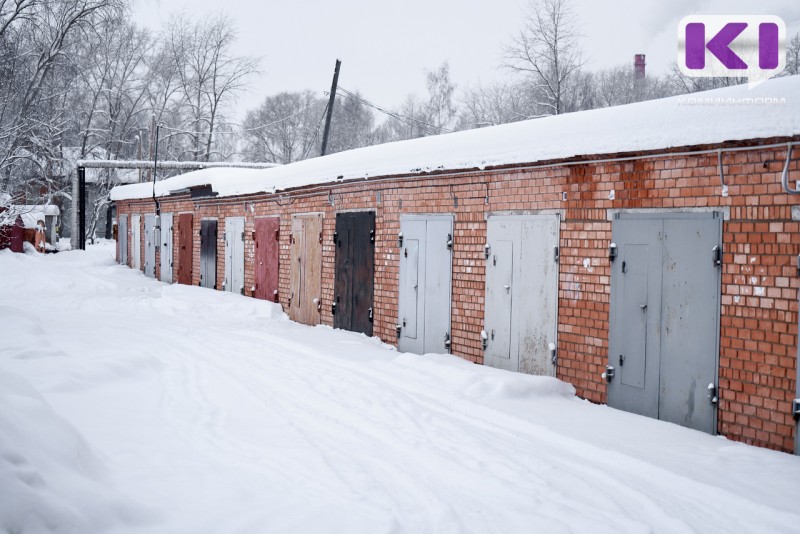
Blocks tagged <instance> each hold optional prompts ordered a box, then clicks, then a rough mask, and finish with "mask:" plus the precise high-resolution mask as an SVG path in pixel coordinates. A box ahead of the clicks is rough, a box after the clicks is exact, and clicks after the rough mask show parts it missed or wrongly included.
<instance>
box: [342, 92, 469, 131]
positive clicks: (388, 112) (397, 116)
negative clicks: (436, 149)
mask: <svg viewBox="0 0 800 534" xmlns="http://www.w3.org/2000/svg"><path fill="white" fill-rule="evenodd" d="M339 90H340V91H341V92H342V93H344V95H345V96H346V97H349V98H353V99H355V100H358V101H359V102H361V103H363V104H364V105H366V106H369V107H371V108H373V109H375V110H377V111H380V112H381V113H384V114H386V115H388V116H390V117H393V118H395V119H397V120H399V121H401V122H404V123H406V124H408V125H409V126H413V124H411V123H412V122H413V123H416V125H418V126H423V127H425V128H426V129H427V130H428V133H434V134H437V133H442V132H445V133H453V130H450V129H448V128H445V127H444V126H435V125H433V124H428V123H427V122H424V121H421V120H419V119H415V118H413V117H406V116H404V115H400V114H399V113H397V112H395V111H391V110H388V109H386V108H384V107H381V106H379V105H377V104H373V103H372V102H370V101H369V100H366V99H364V98H361V97H360V96H358V95H356V94H354V93H352V92H351V91H348V90H347V89H345V88H344V87H341V86H340V87H339Z"/></svg>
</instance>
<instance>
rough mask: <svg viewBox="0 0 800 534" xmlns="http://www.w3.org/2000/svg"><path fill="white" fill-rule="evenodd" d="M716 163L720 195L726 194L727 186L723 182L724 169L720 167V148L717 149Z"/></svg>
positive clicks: (725, 195)
mask: <svg viewBox="0 0 800 534" xmlns="http://www.w3.org/2000/svg"><path fill="white" fill-rule="evenodd" d="M717 165H718V166H719V183H720V185H721V186H722V196H723V197H727V196H728V186H727V185H726V184H725V171H724V169H723V168H722V150H717Z"/></svg>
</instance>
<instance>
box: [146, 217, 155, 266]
mask: <svg viewBox="0 0 800 534" xmlns="http://www.w3.org/2000/svg"><path fill="white" fill-rule="evenodd" d="M156 239H157V236H156V214H155V213H146V214H145V216H144V275H145V276H149V277H150V278H155V277H156Z"/></svg>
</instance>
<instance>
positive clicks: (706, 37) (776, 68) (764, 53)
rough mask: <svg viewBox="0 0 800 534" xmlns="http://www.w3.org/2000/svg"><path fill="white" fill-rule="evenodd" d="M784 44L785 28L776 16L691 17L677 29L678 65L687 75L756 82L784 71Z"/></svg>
mask: <svg viewBox="0 0 800 534" xmlns="http://www.w3.org/2000/svg"><path fill="white" fill-rule="evenodd" d="M785 41H786V25H785V24H784V22H783V20H781V19H780V18H778V17H775V16H770V15H767V16H763V15H756V16H753V15H741V16H733V15H698V16H690V17H686V18H684V19H683V20H682V21H681V22H680V24H679V26H678V65H679V66H680V69H681V72H683V73H684V74H685V75H687V76H692V77H708V76H729V77H731V76H737V77H739V76H740V77H746V78H748V79H749V81H750V83H757V82H761V81H764V80H766V79H768V78H771V77H773V76H775V75H776V74H779V73H780V72H781V71H782V70H783V69H784V67H785V64H786V46H785Z"/></svg>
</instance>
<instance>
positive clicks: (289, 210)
mask: <svg viewBox="0 0 800 534" xmlns="http://www.w3.org/2000/svg"><path fill="white" fill-rule="evenodd" d="M785 154H786V152H785V149H784V148H769V149H758V150H752V151H743V152H729V153H725V154H724V166H725V167H724V168H725V174H726V181H727V184H728V186H729V191H728V196H722V195H721V187H720V177H719V171H718V166H717V155H716V154H715V153H712V154H699V155H688V156H687V155H674V156H664V155H654V156H652V157H649V158H647V159H642V160H637V161H630V162H618V163H595V164H592V163H588V164H581V165H572V166H560V167H559V166H556V167H548V168H540V169H533V170H530V169H529V170H525V169H505V170H492V171H485V172H477V173H476V172H472V173H462V174H460V175H459V174H451V175H444V176H430V175H429V176H424V177H423V176H420V177H414V178H413V179H406V178H397V179H391V180H382V181H369V182H364V181H357V182H350V183H342V184H331V185H330V187H329V188H328V187H321V188H316V189H314V188H312V190H298V191H295V192H293V194H292V195H287V196H286V197H284V198H283V199H281V200H280V204H279V203H278V201H277V200H276V198H274V197H270V196H267V195H260V196H259V195H256V196H250V197H241V198H236V199H215V200H207V201H198V202H196V203H194V202H191V201H189V200H188V199H187V198H186V197H182V198H177V199H170V200H164V201H162V202H161V211H162V212H164V213H166V212H170V211H171V212H173V213H175V214H176V217H177V213H179V212H180V211H194V213H195V218H194V226H195V236H196V235H197V231H198V230H199V228H200V220H201V218H203V217H216V218H217V219H218V221H219V229H218V236H219V240H218V254H217V258H218V270H219V279H218V280H219V287H221V282H222V279H223V277H224V258H223V254H224V219H225V217H230V216H245V217H246V222H245V232H246V240H245V283H246V292H245V293H246V294H247V295H251V294H252V292H251V287H252V285H253V276H254V270H253V256H254V245H253V239H252V231H253V225H254V219H255V217H261V216H280V217H281V236H280V240H281V247H280V251H281V257H280V261H281V270H280V290H279V291H280V300H281V303H282V304H283V305H284V306H286V304H287V298H288V295H289V277H290V273H289V269H288V259H289V241H288V239H289V234H290V232H291V216H292V214H297V213H308V212H322V213H323V214H324V223H323V266H322V281H323V282H322V307H321V316H320V319H321V322H322V323H323V324H327V325H331V324H332V322H333V321H332V319H333V318H332V316H331V311H330V305H331V301H332V298H333V279H334V272H333V269H334V248H333V244H332V242H331V235H332V233H333V231H334V225H335V215H336V212H337V211H340V210H352V209H370V210H374V211H375V213H376V219H375V222H376V240H375V273H376V280H375V303H374V309H375V320H374V333H375V335H376V336H378V337H380V338H381V339H382V340H384V341H386V342H389V343H395V342H396V333H395V323H396V321H397V286H398V264H399V261H398V250H397V233H398V232H399V229H400V228H399V215H400V214H401V213H452V214H453V215H454V237H455V243H454V247H453V251H454V253H453V267H452V268H453V272H452V278H453V300H452V312H451V315H452V351H453V353H454V354H456V355H458V356H460V357H462V358H465V359H468V360H470V361H473V362H475V363H479V364H482V363H483V351H482V349H481V341H480V337H479V332H480V331H481V330H482V328H483V313H484V308H483V301H484V291H485V287H484V276H485V267H484V262H485V258H484V253H483V246H484V244H485V240H486V222H485V219H486V216H487V215H488V214H489V213H495V212H504V211H517V212H521V211H539V210H551V211H552V210H557V211H558V212H560V213H561V214H562V222H561V237H560V239H561V244H560V246H561V261H560V272H559V294H558V295H559V301H558V302H559V310H558V317H559V325H558V332H559V339H558V351H559V367H558V377H559V378H561V379H563V380H566V381H568V382H570V383H572V384H573V385H574V386H575V387H576V390H577V392H578V395H580V396H582V397H584V398H587V399H589V400H591V401H594V402H605V401H606V384H605V382H603V381H602V379H601V377H600V375H601V373H602V371H603V369H604V367H605V365H606V363H607V358H608V354H607V351H608V328H609V326H608V325H609V296H610V285H609V281H610V266H609V261H608V257H607V256H608V246H609V244H610V241H611V223H610V217H609V210H620V209H623V210H624V209H652V210H658V209H682V208H702V209H719V210H725V211H727V212H728V213H729V218H728V220H726V221H725V222H724V224H723V234H724V237H723V243H724V264H723V270H722V306H721V327H720V370H719V376H720V380H719V389H720V405H719V425H718V426H719V432H720V433H722V434H724V435H726V436H728V437H730V438H732V439H736V440H741V441H745V442H747V443H752V444H755V445H760V446H764V447H770V448H775V449H780V450H790V449H791V448H792V447H793V434H794V424H793V421H792V419H791V416H790V414H789V404H790V401H791V399H792V398H794V394H795V365H796V354H797V313H798V300H797V299H798V277H797V274H796V266H795V263H794V262H795V261H796V259H795V258H796V257H797V254H798V253H800V223H799V222H797V221H793V220H792V216H791V206H792V205H797V204H798V203H799V202H800V199H798V197H790V196H789V195H786V194H784V193H783V192H782V190H781V186H780V172H781V170H782V161H783V159H784V158H785ZM768 160H771V162H769V163H767V164H766V166H765V164H764V162H765V161H768ZM792 172H793V175H794V173H796V172H798V164H797V162H793V163H792ZM612 190H613V192H614V194H613V198H612V195H611V191H612ZM564 193H566V200H564V197H563V194H564ZM379 196H380V201H379V200H378V197H379ZM331 199H332V200H333V205H331ZM487 199H488V201H487ZM195 204H196V205H197V209H196V210H195V208H194V206H195ZM117 206H118V210H119V213H137V212H138V213H145V212H147V211H151V212H152V211H153V206H152V202H151V201H147V200H145V201H132V202H117ZM176 227H177V225H176ZM175 243H176V244H177V233H176V234H175ZM143 246H144V245H143ZM176 250H177V246H176ZM586 260H588V262H587V261H586ZM174 261H175V265H176V269H177V253H176V257H175V260H174ZM199 262H200V250H199V238H195V250H194V269H193V273H194V274H193V283H194V284H197V283H198V282H199V272H200V270H199ZM176 272H177V270H176Z"/></svg>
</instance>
